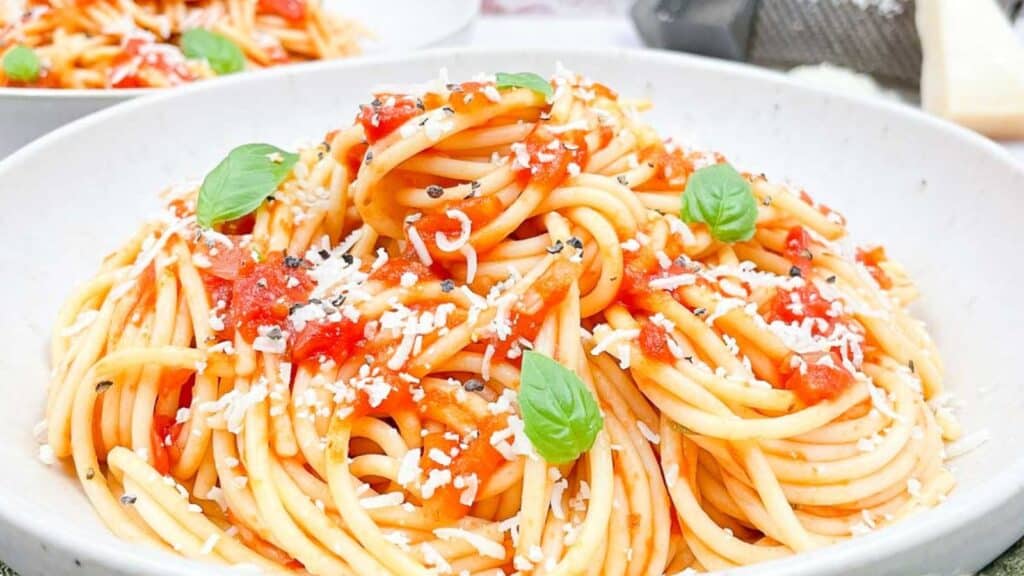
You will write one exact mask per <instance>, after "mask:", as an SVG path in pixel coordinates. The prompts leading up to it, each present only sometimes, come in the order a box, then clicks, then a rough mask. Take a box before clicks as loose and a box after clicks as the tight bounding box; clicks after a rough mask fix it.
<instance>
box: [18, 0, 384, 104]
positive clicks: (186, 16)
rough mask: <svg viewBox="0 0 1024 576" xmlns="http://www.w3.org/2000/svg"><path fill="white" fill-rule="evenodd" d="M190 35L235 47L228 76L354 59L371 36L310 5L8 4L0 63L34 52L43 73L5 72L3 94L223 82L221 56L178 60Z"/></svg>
mask: <svg viewBox="0 0 1024 576" xmlns="http://www.w3.org/2000/svg"><path fill="white" fill-rule="evenodd" d="M192 29H205V30H209V31H211V32H213V33H215V34H216V35H217V36H218V37H219V38H220V39H221V41H222V42H226V43H230V44H231V45H233V46H235V47H237V48H235V49H237V50H238V51H239V56H238V61H237V63H234V67H233V68H231V69H230V71H237V69H238V68H239V67H242V66H244V67H248V68H250V69H257V68H264V67H268V66H276V65H281V64H287V63H291V62H303V61H307V60H319V59H329V58H341V57H345V56H352V55H355V54H358V53H359V42H360V41H361V40H363V39H364V38H365V37H366V36H367V32H366V31H365V30H364V29H363V28H362V27H361V26H359V25H358V24H356V23H354V22H352V21H349V20H346V19H344V18H341V17H339V16H338V15H335V14H331V13H329V12H327V11H325V10H324V9H323V8H322V7H321V6H320V5H319V3H318V2H315V1H313V2H307V0H159V1H155V0H143V1H139V2H135V1H129V0H4V2H3V3H0V57H4V56H5V55H7V54H10V52H11V51H13V50H15V49H16V48H22V49H30V50H32V51H34V53H35V58H36V59H37V60H38V62H39V65H38V67H39V70H38V71H36V73H35V74H33V75H31V76H29V77H25V78H22V77H20V76H18V75H13V74H12V73H11V72H10V71H5V70H4V69H6V68H8V67H7V66H5V67H4V68H3V69H0V86H13V87H42V88H140V87H156V88H162V87H167V86H173V85H177V84H182V83H185V82H192V81H195V80H199V79H203V78H210V77H213V76H216V75H217V74H219V73H226V72H225V71H224V70H223V69H221V68H220V67H219V66H218V62H217V61H216V58H217V57H218V56H220V57H223V49H221V50H220V51H219V54H218V52H217V51H209V54H205V53H203V54H191V53H189V51H188V50H187V49H185V50H184V51H183V46H185V42H184V41H183V34H184V33H185V32H187V31H189V30H192ZM186 56H188V57H187V58H186ZM202 56H208V57H209V58H203V57H202ZM5 64H6V62H5Z"/></svg>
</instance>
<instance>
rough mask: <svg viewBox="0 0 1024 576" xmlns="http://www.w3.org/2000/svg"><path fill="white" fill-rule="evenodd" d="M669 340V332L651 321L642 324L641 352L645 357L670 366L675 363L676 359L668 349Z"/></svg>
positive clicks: (644, 321)
mask: <svg viewBox="0 0 1024 576" xmlns="http://www.w3.org/2000/svg"><path fill="white" fill-rule="evenodd" d="M668 338H669V335H668V332H667V331H666V330H665V329H664V328H662V327H661V326H658V325H656V324H654V323H652V322H650V321H649V320H643V321H641V322H640V350H642V351H643V353H644V355H645V356H649V357H651V358H654V359H655V360H660V361H661V362H667V363H669V364H671V363H674V362H675V360H676V358H675V356H673V355H672V351H671V350H670V349H669V347H668Z"/></svg>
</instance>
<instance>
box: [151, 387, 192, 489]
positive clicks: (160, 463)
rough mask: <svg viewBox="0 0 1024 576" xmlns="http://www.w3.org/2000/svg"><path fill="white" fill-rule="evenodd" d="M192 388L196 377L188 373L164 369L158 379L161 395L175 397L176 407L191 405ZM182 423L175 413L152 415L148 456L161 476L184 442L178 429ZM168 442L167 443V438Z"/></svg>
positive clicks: (172, 462)
mask: <svg viewBox="0 0 1024 576" xmlns="http://www.w3.org/2000/svg"><path fill="white" fill-rule="evenodd" d="M194 385H195V374H194V373H193V372H192V371H191V370H165V372H164V374H162V375H161V377H160V396H164V395H167V394H177V395H178V408H184V407H186V406H189V405H191V404H192V387H193V386H194ZM184 427H185V424H184V423H179V422H178V421H177V414H174V415H171V416H165V415H163V414H154V415H153V427H152V428H151V429H150V453H151V454H152V455H153V467H154V468H156V470H157V472H159V473H160V474H165V475H166V474H169V473H170V471H171V468H172V467H173V466H174V465H175V464H177V463H178V460H179V459H180V458H181V451H182V447H183V443H182V442H181V439H180V435H181V430H182V429H183V428H184ZM168 438H169V439H170V440H171V443H170V444H167V443H166V439H168Z"/></svg>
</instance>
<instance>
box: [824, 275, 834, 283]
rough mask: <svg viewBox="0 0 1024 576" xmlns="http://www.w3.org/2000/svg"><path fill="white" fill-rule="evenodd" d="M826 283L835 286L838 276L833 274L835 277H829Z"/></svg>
mask: <svg viewBox="0 0 1024 576" xmlns="http://www.w3.org/2000/svg"><path fill="white" fill-rule="evenodd" d="M825 282H828V283H829V284H835V283H836V275H835V274H833V275H831V276H829V277H828V278H825Z"/></svg>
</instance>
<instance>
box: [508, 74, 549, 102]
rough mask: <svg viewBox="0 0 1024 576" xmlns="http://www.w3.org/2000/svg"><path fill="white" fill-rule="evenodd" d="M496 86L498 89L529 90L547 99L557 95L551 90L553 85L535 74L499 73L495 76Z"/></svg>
mask: <svg viewBox="0 0 1024 576" xmlns="http://www.w3.org/2000/svg"><path fill="white" fill-rule="evenodd" d="M495 85H496V86H497V87H498V89H501V88H529V89H530V90H533V91H534V92H536V93H538V94H543V95H544V97H545V98H551V97H552V96H554V95H555V91H554V90H553V89H552V88H551V83H550V82H548V81H547V80H545V79H543V78H541V77H540V76H538V75H537V74H534V73H533V72H519V73H518V74H508V73H506V72H498V73H497V74H496V75H495Z"/></svg>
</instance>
